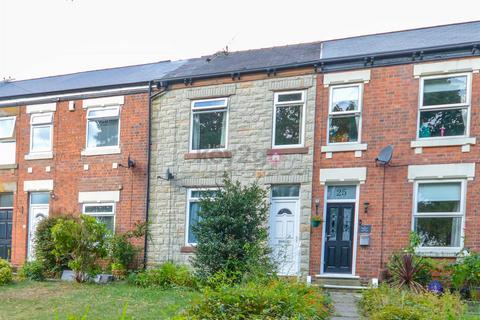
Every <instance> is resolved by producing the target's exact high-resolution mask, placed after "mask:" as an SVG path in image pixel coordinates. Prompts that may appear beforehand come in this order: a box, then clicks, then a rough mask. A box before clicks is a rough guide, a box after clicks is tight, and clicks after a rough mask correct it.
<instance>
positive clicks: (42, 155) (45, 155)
mask: <svg viewBox="0 0 480 320" xmlns="http://www.w3.org/2000/svg"><path fill="white" fill-rule="evenodd" d="M43 159H53V152H38V153H29V154H26V155H25V160H43Z"/></svg>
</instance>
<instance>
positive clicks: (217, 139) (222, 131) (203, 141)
mask: <svg viewBox="0 0 480 320" xmlns="http://www.w3.org/2000/svg"><path fill="white" fill-rule="evenodd" d="M227 118H228V98H221V99H208V100H197V101H192V125H191V129H190V131H191V150H192V151H199V150H222V149H226V147H227Z"/></svg>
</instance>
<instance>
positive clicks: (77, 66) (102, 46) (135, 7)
mask: <svg viewBox="0 0 480 320" xmlns="http://www.w3.org/2000/svg"><path fill="white" fill-rule="evenodd" d="M472 20H480V3H479V1H478V0H455V1H454V2H451V1H440V0H422V1H419V0H415V1H413V0H401V1H399V0H397V1H388V0H362V1H359V0H337V1H325V0H316V1H315V0H310V1H306V0H295V1H284V0H235V1H231V0H183V1H182V0H175V1H165V0H156V1H155V0H150V1H149V0H0V80H2V79H3V78H8V77H12V78H14V79H17V80H19V79H26V78H34V77H41V76H48V75H56V74H63V73H70V72H77V71H84V70H92V69H99V68H108V67H115V66H124V65H132V64H140V63H147V62H154V61H160V60H166V59H170V60H176V59H182V58H189V57H197V56H201V55H207V54H211V53H214V52H216V51H218V50H221V49H222V48H224V47H225V46H227V45H228V47H229V49H230V51H236V50H245V49H253V48H262V47H270V46H277V45H284V44H293V43H300V42H309V41H318V40H327V39H334V38H342V37H348V36H355V35H363V34H371V33H378V32H386V31H394V30H403V29H410V28H417V27H424V26H432V25H440V24H448V23H455V22H464V21H472Z"/></svg>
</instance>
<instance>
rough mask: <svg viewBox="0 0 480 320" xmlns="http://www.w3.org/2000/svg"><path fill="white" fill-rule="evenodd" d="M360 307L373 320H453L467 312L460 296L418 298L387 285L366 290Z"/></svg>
mask: <svg viewBox="0 0 480 320" xmlns="http://www.w3.org/2000/svg"><path fill="white" fill-rule="evenodd" d="M359 305H360V307H361V310H362V313H363V315H364V316H366V317H369V318H370V319H372V320H394V319H395V320H397V319H400V320H402V319H409V320H410V319H413V320H417V319H418V320H450V319H451V320H454V319H461V318H462V316H463V315H464V314H465V311H466V308H465V305H464V304H463V303H462V301H461V300H460V297H459V296H458V295H454V294H449V293H445V294H443V295H441V296H439V295H435V294H433V293H429V292H423V293H418V294H417V293H414V292H412V291H408V290H402V289H399V288H393V287H390V286H388V285H382V286H380V287H379V288H376V289H370V290H365V291H364V292H363V294H362V298H361V300H360V303H359Z"/></svg>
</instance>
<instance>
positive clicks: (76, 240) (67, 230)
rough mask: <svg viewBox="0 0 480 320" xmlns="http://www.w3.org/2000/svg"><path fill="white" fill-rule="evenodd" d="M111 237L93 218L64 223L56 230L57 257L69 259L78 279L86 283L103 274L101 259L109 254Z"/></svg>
mask: <svg viewBox="0 0 480 320" xmlns="http://www.w3.org/2000/svg"><path fill="white" fill-rule="evenodd" d="M108 234H109V231H108V230H107V228H106V226H105V225H104V224H103V223H100V222H97V220H96V219H95V218H94V217H91V216H87V215H82V216H81V217H80V219H71V220H60V221H58V222H57V224H55V225H54V226H53V228H52V237H53V242H54V246H55V247H54V250H53V252H54V254H55V256H56V257H68V258H69V263H68V266H69V267H70V268H71V269H72V270H73V271H74V272H75V280H76V281H77V282H84V281H86V280H87V279H88V275H92V274H95V273H97V272H98V271H99V266H98V263H99V260H100V259H102V258H105V257H106V255H107V249H106V238H107V235H108Z"/></svg>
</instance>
